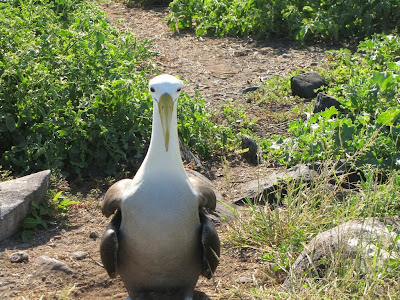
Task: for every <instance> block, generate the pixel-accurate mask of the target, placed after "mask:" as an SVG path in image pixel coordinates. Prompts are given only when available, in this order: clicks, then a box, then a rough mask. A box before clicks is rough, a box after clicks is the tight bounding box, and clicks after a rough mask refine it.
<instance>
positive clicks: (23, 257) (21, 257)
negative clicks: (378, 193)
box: [10, 251, 29, 263]
mask: <svg viewBox="0 0 400 300" xmlns="http://www.w3.org/2000/svg"><path fill="white" fill-rule="evenodd" d="M28 261H29V254H28V253H27V252H25V251H18V252H14V253H12V254H11V255H10V262H12V263H22V262H28Z"/></svg>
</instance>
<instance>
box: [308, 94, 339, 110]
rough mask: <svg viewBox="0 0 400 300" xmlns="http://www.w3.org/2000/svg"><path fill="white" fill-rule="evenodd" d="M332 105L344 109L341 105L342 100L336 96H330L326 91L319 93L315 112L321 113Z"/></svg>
mask: <svg viewBox="0 0 400 300" xmlns="http://www.w3.org/2000/svg"><path fill="white" fill-rule="evenodd" d="M332 106H333V107H335V108H336V109H337V110H338V111H342V110H343V109H342V108H341V107H340V102H339V101H338V100H337V99H336V98H335V97H332V96H329V95H327V94H324V93H318V96H317V100H316V101H315V105H314V113H319V112H321V111H324V110H325V109H327V108H330V107H332Z"/></svg>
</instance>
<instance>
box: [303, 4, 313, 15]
mask: <svg viewBox="0 0 400 300" xmlns="http://www.w3.org/2000/svg"><path fill="white" fill-rule="evenodd" d="M303 11H305V12H310V13H312V12H313V11H314V10H313V8H312V7H311V6H308V5H306V6H304V7H303Z"/></svg>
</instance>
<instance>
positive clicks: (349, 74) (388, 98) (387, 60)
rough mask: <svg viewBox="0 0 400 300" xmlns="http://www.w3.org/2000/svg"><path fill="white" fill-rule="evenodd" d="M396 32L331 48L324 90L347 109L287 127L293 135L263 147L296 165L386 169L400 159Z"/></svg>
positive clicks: (399, 66) (332, 110)
mask: <svg viewBox="0 0 400 300" xmlns="http://www.w3.org/2000/svg"><path fill="white" fill-rule="evenodd" d="M399 42H400V41H399V37H398V36H392V35H389V36H380V35H376V36H374V37H372V38H371V39H366V40H365V41H363V42H361V43H360V45H359V47H358V50H357V52H356V53H354V54H352V53H351V52H350V51H348V50H339V51H331V52H330V53H329V56H328V65H327V68H326V70H325V75H326V77H327V78H329V80H330V85H329V87H328V88H327V89H326V91H325V92H326V93H328V94H330V95H332V96H335V97H337V98H338V100H339V101H340V103H341V105H342V106H343V108H344V112H339V111H338V110H337V109H336V108H334V107H331V108H330V109H327V110H326V111H324V112H320V113H316V114H313V113H312V107H311V106H310V107H309V111H308V113H307V118H299V119H297V120H294V121H292V122H291V123H290V125H289V132H290V134H291V137H289V138H285V137H276V138H268V139H266V140H265V141H264V142H263V146H264V148H265V149H266V151H267V152H269V156H274V157H275V158H276V159H277V160H278V161H279V162H280V163H282V164H286V165H293V164H296V163H299V162H310V161H316V160H325V159H330V158H333V159H339V158H343V159H348V160H350V161H351V162H353V163H355V164H357V165H359V166H361V165H366V164H369V165H373V166H376V167H379V168H383V169H392V168H398V167H399V161H400V150H399V143H400V140H399V139H400V123H399V117H400V108H399V103H400V97H399V91H400V77H398V73H399V71H400V63H399V61H398V57H399V54H400V48H399Z"/></svg>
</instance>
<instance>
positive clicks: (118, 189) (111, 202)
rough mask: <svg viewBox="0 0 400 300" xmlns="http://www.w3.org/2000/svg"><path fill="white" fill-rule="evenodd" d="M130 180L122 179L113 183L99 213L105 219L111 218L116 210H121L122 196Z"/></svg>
mask: <svg viewBox="0 0 400 300" xmlns="http://www.w3.org/2000/svg"><path fill="white" fill-rule="evenodd" d="M131 182H132V179H122V180H120V181H118V182H116V183H114V184H113V185H112V186H111V187H110V188H109V189H108V190H107V192H106V194H105V196H104V199H103V202H102V203H101V211H102V213H103V215H105V216H106V217H109V216H111V215H112V214H113V213H114V212H115V211H116V210H118V209H120V208H121V201H122V196H123V193H124V191H125V190H126V188H127V187H128V185H129V184H130V183H131Z"/></svg>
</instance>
